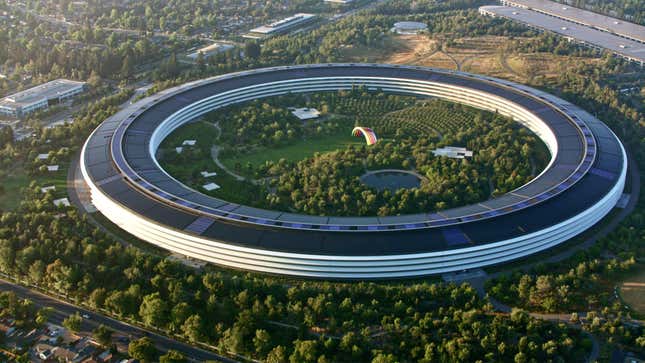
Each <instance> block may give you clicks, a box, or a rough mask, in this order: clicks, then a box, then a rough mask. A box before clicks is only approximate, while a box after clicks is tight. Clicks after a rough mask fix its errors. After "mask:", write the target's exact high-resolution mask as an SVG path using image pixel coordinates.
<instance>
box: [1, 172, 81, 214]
mask: <svg viewBox="0 0 645 363" xmlns="http://www.w3.org/2000/svg"><path fill="white" fill-rule="evenodd" d="M67 167H68V166H67V165H60V169H59V170H58V171H57V172H52V173H47V174H43V175H38V176H35V177H32V176H29V175H27V171H26V170H25V169H24V168H23V166H22V165H20V164H17V165H15V166H14V167H13V168H12V169H11V170H10V171H9V172H8V173H7V174H6V175H5V176H4V177H3V178H2V186H3V187H4V192H2V193H0V210H4V211H12V210H15V209H16V208H18V206H20V202H21V201H22V193H21V190H22V189H23V188H25V187H28V186H29V184H31V182H32V181H36V183H37V184H38V185H40V186H43V187H44V186H49V185H54V186H56V191H55V192H54V196H55V197H56V198H63V197H65V196H67Z"/></svg>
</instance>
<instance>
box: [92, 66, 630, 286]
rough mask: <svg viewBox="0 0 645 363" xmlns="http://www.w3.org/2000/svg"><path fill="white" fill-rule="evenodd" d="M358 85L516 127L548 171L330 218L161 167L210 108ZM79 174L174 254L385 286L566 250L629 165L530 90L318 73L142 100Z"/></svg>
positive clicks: (294, 71)
mask: <svg viewBox="0 0 645 363" xmlns="http://www.w3.org/2000/svg"><path fill="white" fill-rule="evenodd" d="M357 86H361V87H366V88H367V89H370V90H378V91H382V92H386V93H396V94H406V95H415V96H422V97H437V98H441V99H445V100H449V101H453V102H458V103H462V104H466V105H469V106H472V107H476V108H479V109H484V110H489V111H493V112H498V113H500V114H502V115H505V116H508V117H511V118H512V119H513V120H515V121H517V122H519V123H521V124H522V125H524V126H526V127H527V128H529V129H530V130H531V131H532V132H534V133H535V134H536V135H537V136H538V137H539V138H540V139H541V140H542V141H543V142H544V143H545V144H546V146H547V148H548V150H549V152H550V154H551V159H550V162H549V164H548V165H547V167H546V168H545V169H544V170H543V171H542V172H541V173H540V174H539V175H538V176H537V177H535V178H534V179H533V180H532V181H531V182H529V183H527V184H525V185H523V186H521V187H520V188H517V189H515V190H513V191H511V192H509V193H507V194H504V195H502V196H499V197H497V198H494V199H490V200H487V201H483V202H481V203H477V204H473V205H467V206H463V207H458V208H453V209H448V210H442V211H427V212H426V213H419V214H413V215H400V216H386V217H376V216H374V217H335V216H311V215H303V214H295V213H287V212H281V211H273V210H264V209H258V208H253V207H249V206H245V205H240V204H236V203H231V202H228V201H225V200H221V199H218V198H214V197H210V196H207V195H204V194H202V193H199V192H198V191H195V190H194V189H192V188H190V187H188V186H186V185H184V184H182V183H181V182H179V181H178V180H176V179H174V178H173V177H172V176H171V175H169V174H168V173H166V172H165V171H164V170H163V169H162V168H161V167H160V165H159V163H158V161H157V160H156V157H155V155H156V152H157V149H158V147H159V145H160V143H161V142H162V140H163V139H164V138H165V137H167V136H168V135H169V134H170V133H171V132H172V131H173V130H175V129H176V128H178V127H179V126H181V125H183V124H185V123H187V122H190V121H193V120H195V119H197V118H199V117H200V116H202V115H204V114H206V113H208V112H211V111H213V110H216V109H219V108H223V107H226V106H228V105H233V104H237V103H241V102H245V101H249V100H254V99H259V98H264V97H270V96H275V95H282V94H287V93H306V92H320V91H337V90H348V89H352V88H354V87H357ZM80 166H81V171H82V174H83V177H84V179H85V182H86V183H87V184H88V186H89V189H90V191H91V198H92V203H93V204H94V205H95V206H96V208H97V209H98V210H99V211H100V212H101V213H103V214H104V215H105V216H106V217H107V218H108V219H110V220H111V221H112V222H114V223H115V224H117V225H118V226H120V227H121V228H123V229H124V230H126V231H128V232H129V233H131V234H133V235H134V236H137V237H139V238H140V239H142V240H145V241H147V242H150V243H152V244H155V245H157V246H159V247H162V248H164V249H167V250H169V251H172V252H176V253H179V254H182V255H185V256H189V257H191V258H195V259H199V260H203V261H208V262H212V263H215V264H218V265H222V266H228V267H233V268H238V269H244V270H252V271H258V272H266V273H274V274H285V275H293V276H302V277H315V278H333V279H388V278H400V277H413V276H421V275H430V274H438V273H445V272H451V271H459V270H464V269H470V268H477V267H483V266H488V265H493V264H499V263H502V262H505V261H509V260H513V259H517V258H521V257H524V256H528V255H531V254H534V253H536V252H539V251H543V250H545V249H548V248H549V247H552V246H555V245H557V244H560V243H562V242H565V241H567V240H569V239H570V238H572V237H574V236H576V235H577V234H579V233H581V232H583V231H585V230H586V229H588V228H590V227H591V226H593V225H594V224H595V223H596V222H598V221H599V220H600V219H601V218H603V217H604V216H605V215H606V214H607V213H608V212H609V211H610V210H611V209H612V208H613V207H614V206H615V204H616V202H617V201H618V199H619V198H620V196H621V195H622V192H623V187H624V184H625V178H626V172H627V157H626V154H625V150H624V148H623V146H622V145H621V143H620V141H619V140H618V138H617V137H616V135H614V133H613V132H612V131H611V130H610V129H609V128H608V127H607V126H606V125H605V124H603V123H602V122H600V121H599V120H598V119H596V118H595V117H594V116H592V115H591V114H589V113H587V112H585V111H584V110H582V109H580V108H579V107H577V106H575V105H574V104H571V103H569V102H567V101H564V100H562V99H560V98H558V97H555V96H553V95H551V94H548V93H545V92H542V91H539V90H536V89H533V88H530V87H527V86H524V85H520V84H517V83H513V82H510V81H505V80H500V79H495V78H491V77H486V76H480V75H474V74H468V73H463V72H454V71H447V70H438V69H432V68H426V67H415V66H396V65H383V64H314V65H300V66H285V67H273V68H265V69H256V70H250V71H244V72H238V73H232V74H227V75H223V76H217V77H212V78H208V79H204V80H200V81H195V82H190V83H186V84H183V85H181V86H178V87H174V88H170V89H167V90H165V91H162V92H160V93H158V94H155V95H153V96H150V97H146V98H144V99H142V100H140V101H138V102H136V103H134V104H131V105H129V106H127V107H125V108H123V109H122V110H120V111H119V112H118V113H116V114H115V115H113V116H112V117H110V118H108V119H107V120H105V121H104V122H103V123H102V124H101V125H100V126H99V127H98V128H97V129H96V130H94V132H93V133H92V134H91V135H90V137H89V138H88V140H87V142H86V143H85V145H84V147H83V150H82V153H81V160H80Z"/></svg>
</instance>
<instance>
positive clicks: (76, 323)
mask: <svg viewBox="0 0 645 363" xmlns="http://www.w3.org/2000/svg"><path fill="white" fill-rule="evenodd" d="M81 324H83V317H82V316H81V314H79V313H78V312H76V313H74V314H72V315H70V316H68V317H67V318H65V320H63V326H64V327H66V328H67V329H69V330H71V331H73V332H78V331H80V330H81Z"/></svg>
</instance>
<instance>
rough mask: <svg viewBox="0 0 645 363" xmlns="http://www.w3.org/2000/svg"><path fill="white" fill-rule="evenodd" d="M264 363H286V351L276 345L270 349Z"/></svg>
mask: <svg viewBox="0 0 645 363" xmlns="http://www.w3.org/2000/svg"><path fill="white" fill-rule="evenodd" d="M265 362H266V363H287V362H288V360H287V350H286V349H285V348H284V347H283V346H281V345H278V346H276V347H275V348H273V349H271V351H270V352H269V354H267V358H266V360H265Z"/></svg>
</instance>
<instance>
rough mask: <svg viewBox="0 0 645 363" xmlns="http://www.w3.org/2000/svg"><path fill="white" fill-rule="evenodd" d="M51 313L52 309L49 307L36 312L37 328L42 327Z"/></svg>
mask: <svg viewBox="0 0 645 363" xmlns="http://www.w3.org/2000/svg"><path fill="white" fill-rule="evenodd" d="M53 312H54V309H53V308H50V307H46V308H42V309H40V310H38V313H37V314H36V324H37V325H39V326H42V325H44V324H45V323H46V322H47V320H49V317H50V316H51V314H52V313H53Z"/></svg>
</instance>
